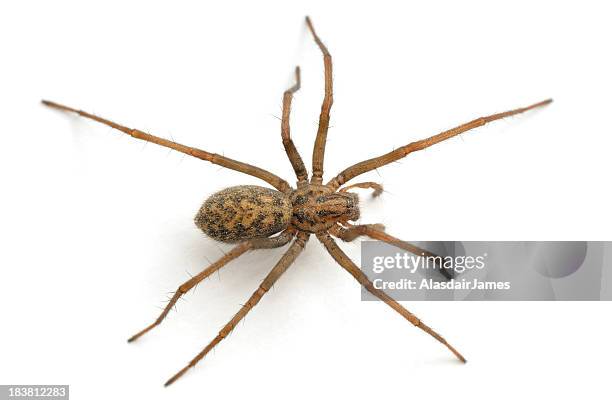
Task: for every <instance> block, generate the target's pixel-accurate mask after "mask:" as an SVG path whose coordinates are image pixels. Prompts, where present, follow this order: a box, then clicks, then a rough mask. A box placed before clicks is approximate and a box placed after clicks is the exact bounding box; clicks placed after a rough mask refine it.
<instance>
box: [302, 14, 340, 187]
mask: <svg viewBox="0 0 612 406" xmlns="http://www.w3.org/2000/svg"><path fill="white" fill-rule="evenodd" d="M306 25H307V26H308V29H309V30H310V32H311V34H312V36H313V38H314V40H315V42H316V43H317V45H318V46H319V49H320V50H321V52H322V53H323V65H324V68H325V96H324V97H323V104H322V105H321V114H320V115H319V128H318V130H317V138H316V140H315V144H314V149H313V151H312V179H311V182H312V183H314V184H317V185H320V184H321V183H323V161H324V159H325V143H326V142H327V130H328V128H329V113H330V111H331V107H332V104H333V102H334V95H333V93H334V91H333V83H332V58H331V54H330V53H329V51H328V50H327V47H326V46H325V45H324V44H323V42H322V41H321V39H320V38H319V36H318V35H317V33H316V32H315V29H314V27H313V26H312V21H310V18H309V17H306Z"/></svg>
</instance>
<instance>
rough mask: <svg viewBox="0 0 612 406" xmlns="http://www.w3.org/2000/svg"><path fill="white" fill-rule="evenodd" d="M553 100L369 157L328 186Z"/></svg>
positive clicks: (344, 171)
mask: <svg viewBox="0 0 612 406" xmlns="http://www.w3.org/2000/svg"><path fill="white" fill-rule="evenodd" d="M551 102H552V99H548V100H544V101H541V102H539V103H536V104H532V105H531V106H528V107H522V108H519V109H515V110H510V111H506V112H503V113H498V114H493V115H490V116H485V117H481V118H477V119H476V120H472V121H470V122H469V123H465V124H462V125H460V126H458V127H455V128H452V129H450V130H448V131H444V132H441V133H440V134H437V135H434V136H433V137H429V138H425V139H423V140H420V141H415V142H411V143H410V144H407V145H404V146H403V147H400V148H398V149H395V150H393V151H391V152H389V153H387V154H384V155H381V156H379V157H376V158H372V159H368V160H365V161H362V162H359V163H357V164H355V165H352V166H349V167H348V168H346V169H345V170H343V171H342V172H340V173H339V174H338V175H337V176H336V177H335V178H333V179H332V180H330V181H329V182H328V186H331V187H332V188H334V189H338V188H339V187H340V186H342V185H343V184H345V183H346V182H348V181H349V180H351V179H353V178H354V177H356V176H359V175H361V174H363V173H366V172H369V171H371V170H374V169H376V168H380V167H381V166H385V165H387V164H390V163H391V162H394V161H397V160H398V159H402V158H403V157H405V156H406V155H408V154H410V153H411V152H415V151H419V150H422V149H425V148H427V147H430V146H432V145H434V144H437V143H439V142H442V141H444V140H447V139H449V138H452V137H454V136H456V135H459V134H461V133H464V132H466V131H469V130H472V129H474V128H477V127H481V126H483V125H485V124H487V123H490V122H492V121H496V120H499V119H502V118H504V117H510V116H513V115H515V114H519V113H524V112H525V111H528V110H531V109H534V108H536V107H541V106H545V105H547V104H549V103H551Z"/></svg>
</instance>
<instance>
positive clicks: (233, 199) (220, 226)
mask: <svg viewBox="0 0 612 406" xmlns="http://www.w3.org/2000/svg"><path fill="white" fill-rule="evenodd" d="M291 215H292V206H291V201H290V200H289V198H288V197H287V196H286V195H284V194H283V193H281V192H279V191H277V190H273V189H268V188H265V187H261V186H250V185H241V186H233V187H229V188H227V189H223V190H221V191H219V192H217V193H215V194H213V195H212V196H210V197H209V198H208V199H206V201H205V202H204V204H202V207H201V208H200V210H199V211H198V214H196V217H195V223H196V225H197V226H198V228H200V229H201V230H202V231H204V233H205V234H206V235H208V236H209V237H211V238H213V239H215V240H217V241H222V242H229V243H232V242H239V241H245V240H251V239H253V238H262V237H268V236H270V235H272V234H275V233H278V232H279V231H282V230H284V229H285V228H287V226H288V225H289V222H290V220H291Z"/></svg>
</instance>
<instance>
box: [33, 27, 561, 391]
mask: <svg viewBox="0 0 612 406" xmlns="http://www.w3.org/2000/svg"><path fill="white" fill-rule="evenodd" d="M306 24H307V26H308V29H309V30H310V32H311V33H312V35H313V37H314V40H315V42H316V43H317V45H318V46H319V49H320V50H321V52H322V53H323V64H324V66H325V97H324V98H323V105H322V106H321V115H320V117H319V127H318V130H317V136H316V139H315V144H314V149H313V153H312V177H311V178H310V179H308V171H307V170H306V167H305V165H304V162H303V161H302V158H301V156H300V154H299V153H298V151H297V149H296V147H295V145H294V144H293V141H292V139H291V136H290V128H289V114H290V111H291V100H292V98H293V94H294V93H295V92H296V91H297V90H299V88H300V70H299V68H296V70H295V78H296V83H295V85H294V86H292V87H291V88H289V89H287V91H286V92H285V93H284V95H283V114H282V119H281V137H282V142H283V146H284V147H285V151H286V152H287V156H288V158H289V161H290V162H291V165H292V167H293V170H294V171H295V175H296V177H297V188H296V189H293V188H292V187H291V186H290V185H289V183H287V181H285V180H284V179H282V178H280V177H279V176H277V175H275V174H273V173H271V172H268V171H266V170H264V169H261V168H259V167H257V166H253V165H250V164H247V163H244V162H240V161H236V160H233V159H230V158H227V157H225V156H223V155H218V154H213V153H210V152H207V151H204V150H201V149H197V148H192V147H187V146H185V145H182V144H179V143H176V142H173V141H170V140H166V139H163V138H160V137H156V136H154V135H152V134H148V133H145V132H143V131H140V130H136V129H131V128H128V127H125V126H122V125H120V124H117V123H114V122H112V121H110V120H107V119H104V118H101V117H98V116H95V115H93V114H90V113H86V112H84V111H80V110H76V109H73V108H70V107H66V106H63V105H61V104H57V103H53V102H50V101H43V103H44V104H45V105H47V106H49V107H53V108H56V109H60V110H64V111H70V112H74V113H77V114H79V115H81V116H84V117H87V118H90V119H92V120H95V121H98V122H100V123H103V124H106V125H108V126H111V127H113V128H115V129H117V130H119V131H122V132H124V133H126V134H129V135H130V136H132V137H134V138H138V139H141V140H145V141H148V142H152V143H154V144H158V145H161V146H164V147H167V148H171V149H174V150H177V151H180V152H183V153H185V154H188V155H192V156H194V157H196V158H200V159H203V160H205V161H208V162H211V163H213V164H216V165H220V166H223V167H225V168H228V169H232V170H235V171H238V172H242V173H245V174H248V175H251V176H254V177H256V178H259V179H261V180H263V181H265V182H267V183H268V184H270V185H271V186H272V187H274V190H273V189H269V188H264V187H261V186H235V187H231V188H227V189H224V190H222V191H220V192H218V193H215V194H214V195H212V196H211V197H210V198H209V199H207V200H206V201H205V202H204V204H203V205H202V208H201V209H200V211H199V212H198V214H197V215H196V218H195V222H196V224H197V225H198V227H199V228H200V229H202V230H203V231H204V232H205V233H206V234H207V235H209V236H210V237H212V238H214V239H216V240H218V241H222V242H228V243H235V244H236V245H235V246H234V247H233V248H232V249H231V250H230V251H229V252H227V254H225V255H224V256H223V257H221V258H220V259H218V260H217V261H216V262H214V263H213V264H211V265H210V266H208V267H207V268H205V269H204V270H203V271H201V272H200V273H198V274H197V275H195V276H194V277H192V278H191V279H189V280H188V281H186V282H185V283H183V284H182V285H181V286H179V288H178V289H177V291H176V293H175V294H174V295H173V296H172V298H171V299H170V302H169V303H168V305H167V306H166V307H165V309H164V310H163V312H162V313H161V314H160V315H159V317H158V318H157V319H156V320H155V321H154V322H153V323H152V324H150V325H149V326H147V327H146V328H145V329H143V330H142V331H140V332H139V333H137V334H135V335H133V336H132V337H131V338H130V339H129V340H128V341H130V342H131V341H135V340H136V339H138V338H139V337H141V336H142V335H143V334H145V333H147V332H148V331H150V330H151V329H153V328H154V327H155V326H157V325H159V324H160V323H161V322H162V320H163V319H164V318H165V317H166V315H167V314H168V312H169V311H170V309H171V308H172V307H173V306H174V304H175V303H176V302H177V300H178V299H179V298H180V297H181V296H182V295H183V294H185V293H186V292H188V291H189V290H191V289H193V287H195V286H196V285H197V284H198V283H200V282H201V281H202V280H204V279H206V278H207V277H209V276H210V275H212V274H213V273H214V272H216V271H217V270H219V268H221V267H222V266H224V265H225V264H227V263H228V262H230V261H231V260H233V259H236V258H238V257H239V256H241V255H242V254H244V253H245V252H247V251H250V250H255V249H266V248H276V247H280V246H283V245H285V244H288V243H289V242H291V241H293V243H292V244H291V246H290V247H289V249H288V250H287V251H286V252H285V254H284V255H283V256H282V257H281V259H280V260H279V261H278V263H277V264H276V265H275V266H274V268H273V269H272V271H270V273H269V274H268V275H267V276H266V278H265V279H264V280H263V282H262V283H261V284H260V285H259V287H258V288H257V290H255V292H254V293H253V294H252V295H251V297H250V298H249V299H248V300H247V302H246V303H245V304H244V305H243V306H241V307H240V309H239V310H238V312H237V313H236V315H235V316H234V317H233V318H232V319H231V320H230V321H229V322H228V323H227V324H226V325H225V327H223V328H222V329H221V331H219V334H218V335H217V336H216V337H215V338H214V339H213V340H212V341H211V342H210V343H209V344H208V345H207V346H206V347H204V349H203V350H202V351H201V352H200V353H199V354H198V355H196V357H195V358H194V359H192V360H191V362H189V364H188V365H187V366H185V367H184V368H183V369H181V370H180V371H179V372H178V373H176V374H175V375H174V376H173V377H172V378H170V380H168V381H167V382H166V385H169V384H171V383H172V382H174V381H176V380H177V379H178V378H179V377H181V376H182V375H183V374H184V373H185V372H186V371H187V370H188V369H189V368H191V367H193V366H194V365H195V364H196V363H198V362H199V361H200V360H201V359H202V358H204V356H206V354H208V353H209V352H210V350H211V349H212V348H214V347H215V346H216V345H217V344H218V343H219V342H221V340H223V339H224V338H225V337H227V335H228V334H229V333H230V332H231V331H232V330H233V329H234V327H235V326H236V325H237V324H238V322H239V321H240V320H242V319H243V318H244V316H245V315H246V314H247V313H248V312H249V311H250V310H251V309H252V308H253V306H255V305H256V304H257V303H258V302H259V300H260V299H261V298H262V297H263V295H264V294H265V293H266V292H267V291H268V290H269V289H270V288H271V287H272V285H273V284H274V283H275V282H276V281H277V280H278V278H280V276H281V275H282V274H283V273H284V272H285V271H286V270H287V268H289V266H290V265H291V264H292V263H293V261H294V260H295V259H296V258H297V257H298V255H299V254H300V252H301V251H302V250H303V248H304V246H305V245H306V242H307V241H308V239H309V237H310V235H311V234H315V235H316V237H317V239H318V240H319V241H320V242H321V243H322V244H323V245H324V246H325V248H326V250H327V252H328V253H329V254H330V255H331V256H332V257H333V258H334V260H335V261H336V262H337V263H338V264H340V265H341V266H342V267H343V268H344V269H346V270H347V271H348V272H349V273H350V274H351V275H352V276H353V277H354V278H355V279H357V281H358V282H359V283H360V284H361V285H363V287H364V288H365V289H367V290H368V291H369V292H371V293H372V294H373V295H374V296H376V297H378V298H379V299H380V300H382V301H383V302H385V303H386V304H387V305H389V306H390V307H391V308H392V309H393V310H395V311H396V312H398V313H399V314H400V315H401V316H402V317H404V318H405V319H406V320H408V321H409V322H411V323H412V324H414V325H415V326H416V327H418V328H420V329H421V330H423V331H424V332H426V333H427V334H429V335H431V336H432V337H434V338H435V339H436V340H438V341H439V342H441V343H442V344H444V345H445V346H446V347H447V348H448V349H449V350H450V351H451V352H452V353H453V354H455V356H456V357H457V358H458V359H459V360H460V361H463V362H465V358H463V356H462V355H461V354H460V353H459V352H458V351H457V350H455V348H453V346H451V345H450V344H449V343H448V342H447V341H446V340H445V339H444V338H442V337H441V336H440V335H439V334H438V333H436V332H435V331H434V330H432V329H431V328H430V327H429V326H427V325H426V324H425V323H423V322H422V321H421V320H419V319H418V318H417V317H416V316H415V315H413V314H412V313H410V312H409V311H408V310H406V309H405V308H404V307H402V306H401V305H400V304H399V303H397V302H396V301H395V300H393V299H392V298H391V297H389V296H388V295H387V294H386V293H385V292H383V291H381V290H378V289H376V288H375V287H374V285H373V284H372V283H371V282H370V280H369V279H368V278H367V276H366V275H365V274H364V273H363V272H362V271H361V270H360V269H359V267H358V266H357V265H356V264H355V263H354V262H353V261H351V259H350V258H349V257H348V256H347V255H346V254H345V253H344V252H343V251H342V250H341V249H340V247H339V246H338V245H337V244H336V241H335V240H334V238H332V237H336V238H339V239H341V240H343V241H352V240H354V239H355V238H357V237H360V236H368V237H370V238H373V239H376V240H380V241H385V242H387V243H389V244H392V245H395V246H398V247H400V248H402V249H405V250H407V251H410V252H412V253H413V254H415V255H423V256H432V257H437V256H436V255H435V254H433V253H431V252H428V251H425V250H423V249H420V248H418V247H416V246H414V245H411V244H408V243H406V242H404V241H401V240H399V239H397V238H395V237H392V236H391V235H389V234H386V233H385V232H384V226H382V225H381V224H361V225H355V224H351V223H350V222H353V221H356V220H357V219H358V218H359V204H358V199H357V195H356V194H353V193H348V192H347V191H348V190H349V189H351V188H370V189H373V190H374V193H373V196H379V195H380V194H381V192H382V190H383V189H382V186H381V185H379V184H377V183H374V182H361V183H355V184H353V185H350V186H345V187H343V188H341V187H342V185H344V184H345V183H347V182H348V181H350V180H351V179H353V178H355V177H356V176H359V175H361V174H363V173H366V172H369V171H372V170H374V169H376V168H380V167H382V166H385V165H387V164H389V163H391V162H394V161H397V160H399V159H401V158H403V157H405V156H406V155H408V154H410V153H412V152H415V151H419V150H421V149H424V148H427V147H430V146H432V145H434V144H437V143H439V142H441V141H444V140H446V139H448V138H451V137H454V136H456V135H458V134H461V133H464V132H466V131H469V130H471V129H473V128H476V127H480V126H483V125H485V124H486V123H489V122H491V121H495V120H499V119H501V118H504V117H509V116H512V115H515V114H518V113H522V112H524V111H527V110H530V109H533V108H535V107H540V106H544V105H546V104H548V103H550V102H551V101H552V100H550V99H548V100H544V101H542V102H540V103H536V104H532V105H531V106H528V107H523V108H519V109H515V110H510V111H506V112H503V113H498V114H493V115H490V116H485V117H480V118H477V119H475V120H472V121H470V122H468V123H465V124H462V125H460V126H458V127H455V128H452V129H450V130H448V131H444V132H441V133H439V134H437V135H434V136H433V137H429V138H425V139H423V140H420V141H415V142H412V143H410V144H407V145H405V146H403V147H400V148H397V149H394V150H393V151H391V152H389V153H387V154H383V155H380V156H378V157H375V158H371V159H368V160H365V161H362V162H359V163H357V164H355V165H352V166H349V167H348V168H346V169H345V170H343V171H342V172H340V173H339V174H338V175H336V176H335V177H334V178H332V179H331V180H330V181H329V182H328V183H326V184H324V183H323V160H324V156H325V143H326V140H327V130H328V128H329V115H330V111H331V106H332V95H333V85H332V60H331V55H330V53H329V52H328V50H327V48H326V47H325V45H323V42H321V40H320V39H319V37H318V36H317V34H316V33H315V31H314V28H313V26H312V24H311V22H310V20H309V19H308V17H306ZM440 271H441V272H442V273H443V274H444V275H445V276H447V277H452V274H449V273H448V270H440Z"/></svg>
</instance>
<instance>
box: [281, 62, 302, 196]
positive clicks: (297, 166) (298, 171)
mask: <svg viewBox="0 0 612 406" xmlns="http://www.w3.org/2000/svg"><path fill="white" fill-rule="evenodd" d="M298 90H300V67H299V66H298V67H296V68H295V85H293V86H292V87H290V88H289V89H287V90H286V91H285V93H284V94H283V118H282V120H281V136H282V139H283V146H284V147H285V151H286V152H287V156H288V157H289V161H290V162H291V166H293V170H294V171H295V175H296V176H297V179H298V184H301V183H306V182H307V181H308V171H307V170H306V166H304V161H302V157H301V156H300V153H299V152H298V150H297V148H296V147H295V144H294V143H293V140H292V139H291V129H290V127H289V116H290V114H291V101H292V99H293V94H294V93H295V92H297V91H298Z"/></svg>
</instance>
